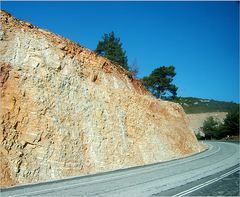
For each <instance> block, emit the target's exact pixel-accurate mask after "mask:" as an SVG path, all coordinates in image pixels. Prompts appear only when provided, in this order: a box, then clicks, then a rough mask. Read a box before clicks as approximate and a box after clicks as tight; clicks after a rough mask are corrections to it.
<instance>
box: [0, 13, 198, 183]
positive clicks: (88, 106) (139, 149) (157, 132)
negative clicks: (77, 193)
mask: <svg viewBox="0 0 240 197" xmlns="http://www.w3.org/2000/svg"><path fill="white" fill-rule="evenodd" d="M0 66H1V67H0V71H1V73H0V93H1V95H0V107H1V110H0V118H1V119H0V122H1V128H0V142H1V149H0V157H1V169H0V173H1V174H0V178H1V186H9V185H14V184H21V183H28V182H39V181H46V180H52V179H59V178H62V177H66V176H73V175H84V174H89V173H96V172H100V171H108V170H113V169H118V168H125V167H130V166H136V165H144V164H149V163H154V162H159V161H164V160H170V159H173V158H176V157H182V156H185V155H188V154H192V153H195V152H198V151H199V144H198V142H197V140H196V138H195V135H194V134H193V132H192V131H191V129H190V128H189V123H188V119H187V117H186V115H185V113H184V111H183V109H182V108H181V107H180V105H178V104H174V103H171V102H166V101H160V100H157V99H155V98H153V97H152V96H151V95H150V94H149V93H148V92H147V91H146V90H145V89H144V87H143V86H142V84H141V83H140V82H139V81H138V80H136V79H134V78H132V77H131V75H129V73H128V72H127V71H125V70H124V69H122V68H121V67H120V66H118V65H116V64H114V63H112V62H110V61H109V60H107V59H105V58H103V57H100V56H97V55H96V54H95V53H94V52H92V51H90V50H88V49H85V48H83V47H81V46H78V45H77V44H75V43H73V42H71V41H69V40H67V39H65V38H63V37H61V36H58V35H56V34H53V33H50V32H48V31H46V30H43V29H39V28H37V27H35V26H33V25H31V24H29V23H27V22H23V21H20V20H17V19H15V18H14V17H12V16H10V14H8V13H6V12H4V11H1V29H0Z"/></svg>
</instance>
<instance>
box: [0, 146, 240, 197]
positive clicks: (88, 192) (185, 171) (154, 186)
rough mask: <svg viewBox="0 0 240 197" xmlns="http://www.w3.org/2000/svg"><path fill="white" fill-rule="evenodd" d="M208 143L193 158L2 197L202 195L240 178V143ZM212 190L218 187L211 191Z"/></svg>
mask: <svg viewBox="0 0 240 197" xmlns="http://www.w3.org/2000/svg"><path fill="white" fill-rule="evenodd" d="M207 144H208V145H209V150H207V151H205V152H202V153H200V154H196V155H193V156H191V157H187V158H183V159H179V160H174V161H170V162H164V163H158V164H154V165H147V166H142V167H136V168H130V169H125V170H117V171H113V172H109V173H102V174H98V175H93V176H82V177H74V178H71V179H65V180H61V181H55V182H48V183H42V184H35V185H26V186H18V187H13V188H11V189H4V190H1V196H127V197H128V196H129V197H130V196H132V197H134V196H161V195H164V196H166V195H171V196H172V195H175V196H185V195H194V192H195V194H196V195H198V193H196V192H199V191H200V189H205V190H206V188H207V187H209V186H211V185H213V184H218V185H219V181H226V179H227V180H228V179H229V176H233V177H234V176H238V174H237V173H238V172H239V166H238V165H239V159H240V154H239V151H240V150H239V144H234V143H226V142H207ZM224 179H225V180H224ZM228 181H229V180H228ZM238 183H239V182H238ZM231 184H232V181H230V185H231ZM220 185H221V184H220ZM233 187H234V186H233ZM196 188H197V190H196ZM212 189H216V187H215V188H213V187H210V189H208V190H210V191H212ZM226 190H229V188H226ZM201 191H202V190H201ZM169 192H170V193H169ZM238 192H239V191H238ZM205 193H206V192H205ZM207 194H209V191H207ZM200 195H201V196H202V195H205V194H204V193H202V194H200Z"/></svg>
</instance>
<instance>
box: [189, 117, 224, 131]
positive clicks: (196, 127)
mask: <svg viewBox="0 0 240 197" xmlns="http://www.w3.org/2000/svg"><path fill="white" fill-rule="evenodd" d="M226 115H227V112H208V113H198V114H187V117H188V119H189V123H190V127H191V129H192V130H193V131H194V132H195V133H196V134H197V133H200V134H201V135H204V134H203V133H202V130H201V127H202V126H203V123H204V121H205V120H207V118H209V117H210V116H212V117H213V118H214V119H215V120H217V121H220V122H222V123H223V121H224V119H225V118H226Z"/></svg>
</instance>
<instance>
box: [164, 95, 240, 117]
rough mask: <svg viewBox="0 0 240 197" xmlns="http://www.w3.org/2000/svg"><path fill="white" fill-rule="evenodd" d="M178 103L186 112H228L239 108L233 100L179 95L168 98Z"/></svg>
mask: <svg viewBox="0 0 240 197" xmlns="http://www.w3.org/2000/svg"><path fill="white" fill-rule="evenodd" d="M168 100H171V101H173V102H176V103H179V104H180V105H181V106H182V107H183V109H184V111H185V112H186V113H188V114H195V113H207V112H229V111H232V110H235V109H238V108H239V104H237V103H233V102H225V101H216V100H211V99H201V98H194V97H185V98H184V97H179V98H174V99H168Z"/></svg>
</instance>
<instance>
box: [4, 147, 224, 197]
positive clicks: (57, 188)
mask: <svg viewBox="0 0 240 197" xmlns="http://www.w3.org/2000/svg"><path fill="white" fill-rule="evenodd" d="M209 146H210V148H209V150H212V148H213V146H212V145H210V144H209ZM217 147H218V148H217V150H215V151H214V152H212V153H211V154H208V155H207V156H203V157H199V158H197V159H201V158H204V157H209V156H210V155H213V154H215V153H217V152H219V151H220V146H217ZM194 160H196V158H192V159H190V160H187V161H183V162H179V163H175V164H170V165H167V166H162V167H159V166H156V167H155V168H157V170H159V169H162V168H166V167H170V166H176V165H179V164H183V163H187V162H190V161H194ZM155 168H154V169H152V168H151V169H150V170H145V171H141V172H139V173H136V172H135V173H129V174H126V175H122V176H119V175H118V176H113V177H109V178H105V179H100V180H99V179H98V180H93V181H88V182H85V183H75V184H71V185H65V186H61V187H54V188H49V189H43V190H38V191H32V192H26V193H23V194H15V195H12V196H9V197H16V196H26V195H32V194H35V195H36V194H41V193H42V192H43V193H45V192H50V191H55V190H59V189H69V188H72V187H75V186H80V185H88V184H92V183H100V182H102V181H109V180H113V179H119V178H123V177H129V176H132V175H138V174H144V173H149V172H153V171H155V170H156V169H155Z"/></svg>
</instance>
